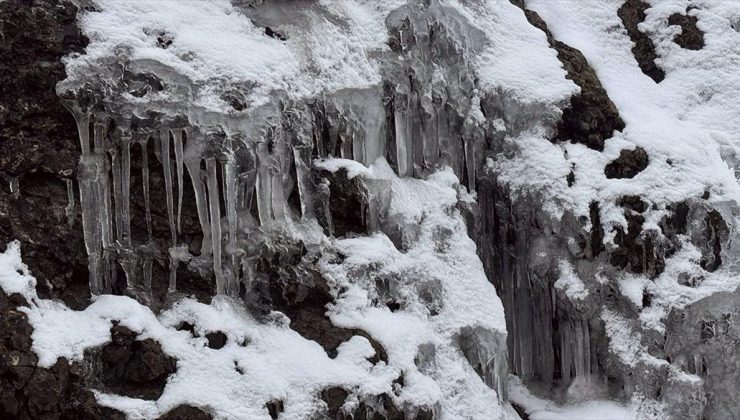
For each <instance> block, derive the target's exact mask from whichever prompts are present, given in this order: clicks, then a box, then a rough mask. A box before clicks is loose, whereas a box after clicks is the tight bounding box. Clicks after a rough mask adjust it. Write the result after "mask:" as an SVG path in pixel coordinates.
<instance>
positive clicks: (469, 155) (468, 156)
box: [464, 139, 475, 193]
mask: <svg viewBox="0 0 740 420" xmlns="http://www.w3.org/2000/svg"><path fill="white" fill-rule="evenodd" d="M464 147H465V151H464V152H465V170H466V171H467V172H468V191H469V192H471V193H472V192H473V191H475V144H474V141H473V140H472V139H468V140H465V142H464Z"/></svg>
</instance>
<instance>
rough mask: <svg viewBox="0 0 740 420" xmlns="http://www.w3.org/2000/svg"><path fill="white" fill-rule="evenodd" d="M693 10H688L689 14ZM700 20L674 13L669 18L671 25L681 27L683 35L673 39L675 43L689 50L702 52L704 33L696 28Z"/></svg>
mask: <svg viewBox="0 0 740 420" xmlns="http://www.w3.org/2000/svg"><path fill="white" fill-rule="evenodd" d="M689 11H691V9H689V10H687V12H689ZM698 21H699V19H698V18H697V17H696V16H691V15H689V14H688V13H687V14H685V15H684V14H681V13H674V14H672V15H671V16H670V17H669V18H668V24H669V25H678V26H680V27H681V33H680V34H678V35H676V37H675V38H673V41H674V42H675V43H676V44H678V45H679V46H681V48H686V49H687V50H700V49H702V48H704V33H703V32H702V31H700V30H699V28H697V27H696V22H698Z"/></svg>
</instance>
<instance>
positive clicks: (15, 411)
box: [0, 290, 124, 420]
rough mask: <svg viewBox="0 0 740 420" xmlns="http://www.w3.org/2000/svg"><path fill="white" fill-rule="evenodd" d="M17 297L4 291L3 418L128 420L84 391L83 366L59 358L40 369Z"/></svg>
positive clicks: (0, 326)
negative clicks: (48, 366)
mask: <svg viewBox="0 0 740 420" xmlns="http://www.w3.org/2000/svg"><path fill="white" fill-rule="evenodd" d="M18 304H19V299H18V297H17V296H11V297H8V296H7V295H6V294H5V293H4V292H3V291H2V290H0V418H2V419H6V418H7V419H22V420H30V419H64V420H71V419H98V418H106V419H113V420H124V416H123V415H122V414H121V413H118V412H116V411H114V410H110V409H106V408H101V407H99V406H98V404H97V402H96V400H95V396H94V395H93V394H92V392H90V391H89V390H87V389H84V385H83V378H82V376H81V374H80V372H81V368H80V366H79V365H76V364H72V365H70V364H69V363H68V362H67V360H66V359H63V358H62V359H59V360H58V361H57V363H56V364H55V365H54V366H52V367H51V368H49V369H43V368H40V367H37V366H36V364H37V362H38V358H37V357H36V355H35V353H33V351H31V333H32V332H33V328H32V327H31V325H30V324H29V323H28V318H27V316H26V314H25V313H22V312H19V311H16V310H15V309H16V307H17V306H18Z"/></svg>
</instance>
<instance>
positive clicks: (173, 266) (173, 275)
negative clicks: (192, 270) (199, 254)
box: [167, 245, 191, 293]
mask: <svg viewBox="0 0 740 420" xmlns="http://www.w3.org/2000/svg"><path fill="white" fill-rule="evenodd" d="M168 254H169V256H170V267H169V271H170V285H169V287H168V288H167V291H168V292H170V293H173V292H175V291H177V266H178V264H180V261H189V260H190V258H191V255H190V253H189V252H188V246H187V245H180V246H172V247H170V248H169V252H168Z"/></svg>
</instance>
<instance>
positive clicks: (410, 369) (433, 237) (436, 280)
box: [321, 158, 506, 418]
mask: <svg viewBox="0 0 740 420" xmlns="http://www.w3.org/2000/svg"><path fill="white" fill-rule="evenodd" d="M341 164H343V162H342V161H339V160H334V161H333V162H332V161H330V162H328V163H325V165H327V167H331V166H330V165H334V166H335V167H337V166H338V165H341ZM389 169H390V168H389V167H388V164H387V163H386V162H385V160H384V159H382V158H381V159H379V160H378V161H377V162H376V163H375V164H374V165H372V166H371V167H369V168H368V170H367V172H369V173H370V174H371V176H374V177H380V176H385V177H388V178H390V181H391V203H390V211H389V212H390V213H389V218H391V219H393V220H399V221H400V223H401V229H403V228H404V227H405V226H418V229H419V232H418V236H417V238H416V241H415V242H414V244H413V245H412V246H411V247H410V249H407V250H405V252H402V251H399V250H397V249H396V247H395V245H394V244H393V242H391V241H390V239H389V238H388V237H387V236H385V235H384V234H376V235H373V236H370V237H357V238H350V239H340V240H337V242H336V246H337V248H338V250H339V251H340V252H341V253H342V255H344V260H343V262H342V263H340V264H336V263H332V262H331V261H330V260H325V261H324V262H323V263H322V265H321V267H322V271H323V273H324V275H325V276H326V277H327V278H328V279H329V280H330V281H331V284H332V285H333V286H334V288H335V289H340V290H344V292H343V293H341V294H340V295H339V296H338V297H337V299H336V302H335V303H334V304H333V305H331V309H330V312H329V314H330V318H331V320H332V322H333V323H335V324H337V325H340V326H344V327H348V328H361V329H363V330H365V331H368V332H369V333H370V335H372V336H373V338H375V339H376V340H377V341H378V342H379V343H381V344H382V345H383V347H384V348H385V349H386V351H387V353H388V355H389V358H390V361H389V364H390V366H391V367H397V368H398V369H399V370H401V371H403V372H404V380H405V382H406V383H407V384H409V385H410V386H411V387H412V388H411V389H414V388H415V387H417V386H419V387H423V388H424V389H429V392H428V393H426V395H424V394H422V396H423V398H422V399H420V398H419V397H418V396H416V395H413V394H412V393H407V392H406V391H404V393H402V394H401V396H400V399H401V401H403V402H406V401H408V402H412V403H414V404H425V403H427V404H428V403H430V402H434V403H436V404H441V413H442V415H443V418H447V417H449V418H494V417H495V416H498V415H500V414H499V412H500V410H501V408H500V403H499V402H498V401H497V399H496V393H495V392H494V391H493V390H491V389H490V388H487V387H486V386H485V385H483V383H482V382H480V381H479V380H475V378H476V377H477V376H476V373H475V372H474V371H473V370H472V369H471V368H470V366H469V365H468V364H467V362H466V361H465V360H464V359H462V358H461V355H460V354H459V353H456V352H455V351H453V350H451V349H452V348H454V347H455V343H456V342H457V340H458V338H457V337H458V335H459V334H460V332H461V330H462V329H463V328H464V327H473V328H482V329H483V330H485V331H490V332H492V333H495V334H498V335H499V336H500V337H501V339H502V340H501V341H500V342H499V343H498V344H499V346H500V348H499V349H498V351H500V352H505V345H504V343H505V334H506V332H505V331H506V324H505V320H504V317H503V306H502V304H501V301H500V300H499V299H498V297H497V296H496V291H495V289H494V288H493V286H492V285H491V284H490V283H489V282H488V280H487V279H486V276H485V274H484V272H483V266H482V264H481V262H480V260H479V259H478V257H477V256H476V253H475V244H474V243H473V242H472V240H470V239H469V238H468V237H467V233H466V227H465V224H464V222H463V220H462V217H461V216H460V214H459V212H457V211H456V210H454V205H455V203H456V191H455V190H454V189H453V188H452V185H453V184H457V185H458V186H459V183H458V182H457V180H456V178H455V176H454V175H453V174H452V171H451V170H450V169H449V168H448V169H445V170H442V171H440V172H438V173H436V174H434V175H432V176H431V177H429V178H428V179H427V180H419V179H408V178H398V177H396V176H395V175H393V173H392V171H390V170H389ZM363 172H364V171H363ZM395 215H399V216H400V217H396V218H394V216H395ZM440 232H444V235H446V236H445V237H444V238H445V239H441V238H440V237H439V236H437V235H439V234H440ZM383 279H385V280H386V281H387V282H388V283H389V286H388V287H390V288H391V290H393V291H394V293H393V296H398V297H400V298H401V299H402V310H399V311H396V312H391V311H390V310H389V309H387V308H379V307H376V306H373V305H372V301H373V299H378V298H379V296H378V292H379V291H378V290H377V288H376V283H377V282H378V281H382V280H383ZM381 292H382V291H381ZM429 294H431V296H432V297H431V299H430V298H425V296H427V295H429ZM430 300H431V302H430ZM432 311H438V313H436V314H435V313H433V312H432ZM424 343H432V344H433V345H434V346H435V348H436V353H435V355H434V357H435V359H436V364H437V366H438V369H437V371H436V372H435V373H434V375H433V377H434V379H435V381H433V382H432V381H429V380H428V378H427V377H426V376H424V375H421V374H420V373H419V368H418V366H417V365H416V363H415V361H414V359H415V357H416V355H417V353H418V348H419V345H421V344H424ZM484 344H485V343H483V344H482V345H484ZM489 357H493V355H490V356H489ZM502 357H505V356H502ZM419 380H422V382H421V383H417V381H419ZM435 382H436V383H435ZM430 395H431V397H432V398H430Z"/></svg>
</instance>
